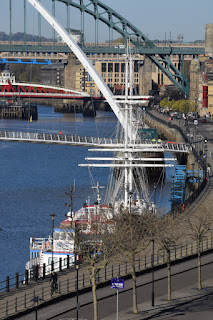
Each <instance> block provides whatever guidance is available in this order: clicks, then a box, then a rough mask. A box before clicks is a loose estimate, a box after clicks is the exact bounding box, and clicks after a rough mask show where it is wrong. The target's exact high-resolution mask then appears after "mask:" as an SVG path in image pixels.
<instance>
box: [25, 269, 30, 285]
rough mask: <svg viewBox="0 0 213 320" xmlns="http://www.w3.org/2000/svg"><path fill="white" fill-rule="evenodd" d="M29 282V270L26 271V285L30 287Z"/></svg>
mask: <svg viewBox="0 0 213 320" xmlns="http://www.w3.org/2000/svg"><path fill="white" fill-rule="evenodd" d="M28 280H29V274H28V270H25V284H26V285H28Z"/></svg>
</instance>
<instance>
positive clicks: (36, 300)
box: [30, 296, 43, 320]
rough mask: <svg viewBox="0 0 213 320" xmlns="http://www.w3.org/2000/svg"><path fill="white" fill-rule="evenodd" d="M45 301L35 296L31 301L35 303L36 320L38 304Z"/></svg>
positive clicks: (36, 317)
mask: <svg viewBox="0 0 213 320" xmlns="http://www.w3.org/2000/svg"><path fill="white" fill-rule="evenodd" d="M42 300H43V299H42V298H40V297H39V296H35V297H34V298H32V299H31V300H30V301H32V302H34V304H35V320H37V319H38V302H39V301H42Z"/></svg>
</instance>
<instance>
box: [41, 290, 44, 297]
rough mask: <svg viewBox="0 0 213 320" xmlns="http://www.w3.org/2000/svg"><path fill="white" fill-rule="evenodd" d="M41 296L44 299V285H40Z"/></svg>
mask: <svg viewBox="0 0 213 320" xmlns="http://www.w3.org/2000/svg"><path fill="white" fill-rule="evenodd" d="M41 297H42V299H43V300H44V287H42V289H41Z"/></svg>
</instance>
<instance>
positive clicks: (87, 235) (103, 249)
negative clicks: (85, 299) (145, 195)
mask: <svg viewBox="0 0 213 320" xmlns="http://www.w3.org/2000/svg"><path fill="white" fill-rule="evenodd" d="M97 211H98V212H97V213H96V214H93V215H91V216H90V228H89V230H87V231H86V232H85V228H83V227H82V225H81V223H80V222H79V221H76V229H77V230H78V231H77V233H76V237H75V238H76V239H75V240H76V250H77V251H78V252H80V253H81V255H82V258H83V263H84V267H85V268H87V271H88V274H89V278H90V281H91V285H92V294H93V306H94V320H97V319H98V303H97V291H96V289H97V284H96V278H97V275H98V272H99V271H100V270H101V269H103V268H105V267H106V265H107V264H108V263H109V262H110V261H111V260H112V259H113V255H114V254H115V252H116V251H117V249H116V248H117V242H116V241H117V238H116V237H114V227H115V224H114V221H113V219H112V214H111V213H109V212H110V209H109V211H108V213H107V214H106V212H103V211H101V210H100V209H99V208H98V206H97ZM109 217H110V218H109Z"/></svg>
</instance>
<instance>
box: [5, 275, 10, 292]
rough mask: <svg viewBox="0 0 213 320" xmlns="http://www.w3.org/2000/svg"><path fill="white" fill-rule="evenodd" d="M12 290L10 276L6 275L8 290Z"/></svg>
mask: <svg viewBox="0 0 213 320" xmlns="http://www.w3.org/2000/svg"><path fill="white" fill-rule="evenodd" d="M9 291H10V278H9V276H6V292H9Z"/></svg>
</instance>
